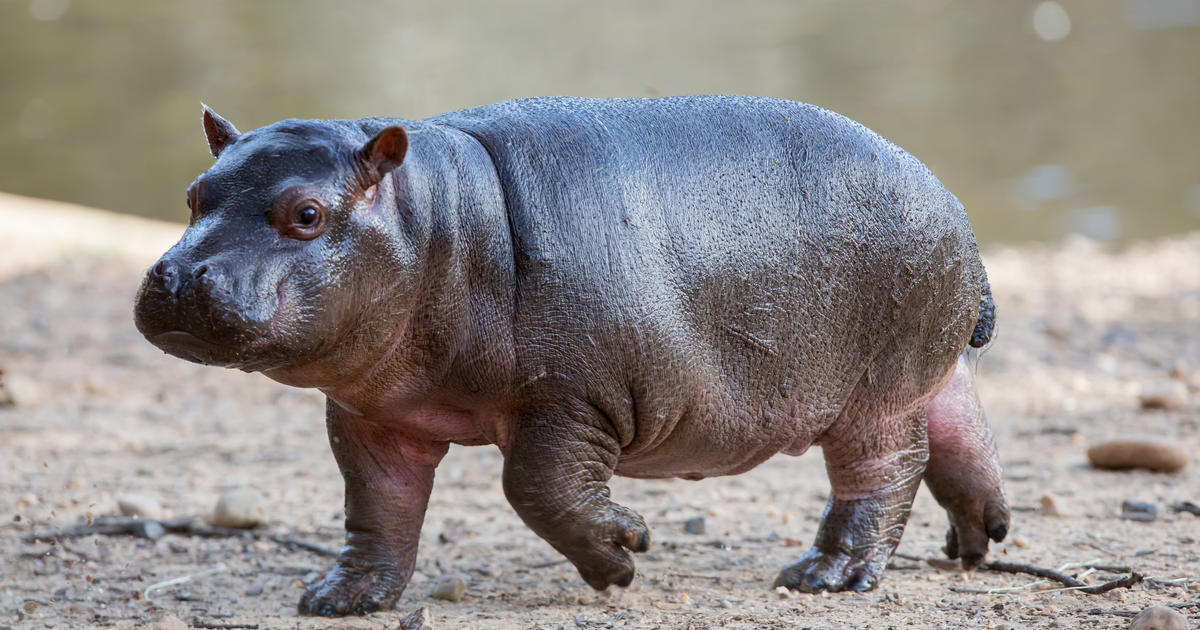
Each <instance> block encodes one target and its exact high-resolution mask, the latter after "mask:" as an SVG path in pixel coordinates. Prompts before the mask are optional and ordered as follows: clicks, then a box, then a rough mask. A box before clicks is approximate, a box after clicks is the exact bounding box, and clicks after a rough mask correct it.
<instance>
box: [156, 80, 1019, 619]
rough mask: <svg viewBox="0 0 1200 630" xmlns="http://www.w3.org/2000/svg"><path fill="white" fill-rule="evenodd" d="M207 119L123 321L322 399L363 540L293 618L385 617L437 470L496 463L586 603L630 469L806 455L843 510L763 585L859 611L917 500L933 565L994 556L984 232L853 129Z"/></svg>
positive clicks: (639, 525) (627, 523) (635, 527)
mask: <svg viewBox="0 0 1200 630" xmlns="http://www.w3.org/2000/svg"><path fill="white" fill-rule="evenodd" d="M203 124H204V131H205V134H206V137H207V140H208V145H209V149H210V150H211V152H212V154H213V156H215V157H216V161H215V163H214V164H213V165H212V167H211V168H209V169H208V170H207V171H205V172H204V173H202V174H201V175H200V176H199V177H198V178H197V179H196V180H195V182H194V183H192V184H191V186H190V187H189V188H188V190H187V199H188V207H189V208H190V210H191V217H190V220H189V222H188V227H187V229H186V231H185V232H184V233H183V236H182V237H181V239H180V240H179V242H178V243H177V244H176V245H175V246H174V247H172V248H171V249H170V250H169V251H167V252H166V253H165V254H164V255H163V256H162V258H161V259H160V260H158V261H157V262H156V263H155V264H154V265H153V266H151V268H150V269H149V270H148V271H147V273H146V276H145V279H144V281H143V283H142V285H141V288H140V290H139V292H138V295H137V302H136V306H135V321H136V325H137V328H138V330H139V331H140V332H141V333H142V334H143V335H144V336H145V337H146V339H147V340H149V341H150V343H152V344H154V345H155V346H157V347H158V348H160V349H161V350H163V351H165V352H167V353H168V354H171V355H174V356H177V357H180V358H183V359H186V360H188V361H194V362H197V363H202V364H206V365H218V366H224V367H229V368H238V369H241V370H244V371H248V372H251V371H255V372H261V373H263V374H265V375H266V376H268V377H270V378H271V379H274V380H275V381H278V382H280V383H284V384H287V385H291V386H296V387H306V388H316V389H318V390H320V391H321V392H322V393H324V395H325V397H326V418H325V420H326V426H327V430H328V435H329V442H330V446H331V447H332V450H333V455H334V457H335V459H336V460H337V464H338V466H339V468H340V470H341V473H342V476H343V478H344V481H345V513H346V519H345V528H346V544H345V547H344V548H343V549H342V550H341V552H340V556H339V557H338V559H337V560H336V562H335V563H334V566H333V568H332V569H331V570H330V571H329V572H328V574H326V575H325V576H324V578H323V579H321V580H319V581H317V582H315V583H313V584H312V585H310V586H309V587H308V588H307V590H306V591H305V592H304V594H303V596H302V597H301V599H300V602H299V611H300V612H301V613H302V614H309V615H328V616H334V615H346V614H366V613H370V612H372V611H376V610H381V609H387V608H390V607H391V606H393V604H394V603H395V602H396V600H397V598H398V597H399V596H400V594H401V592H402V591H403V590H404V588H405V586H406V585H407V584H408V581H409V579H410V577H411V575H412V572H413V567H414V564H415V560H416V554H417V541H418V538H419V533H420V529H421V525H422V521H423V519H424V515H425V511H426V506H427V504H428V500H429V494H430V489H431V486H432V484H433V477H434V469H435V468H436V467H437V465H438V462H439V460H441V458H442V457H443V456H444V455H445V454H446V452H447V449H448V447H449V445H450V444H451V443H454V444H461V445H485V444H492V445H495V446H496V447H498V448H499V450H500V452H501V453H502V454H503V461H504V465H503V476H502V479H503V484H502V485H503V489H504V493H505V496H506V498H507V499H508V501H509V503H510V504H511V505H512V508H513V509H514V510H515V511H516V512H517V514H518V515H519V516H520V517H521V519H522V520H523V521H524V522H525V523H526V525H528V527H529V528H530V529H532V530H533V531H534V532H535V533H536V534H537V535H538V536H540V537H541V538H543V539H544V540H545V541H546V542H548V543H549V544H550V545H551V546H553V547H554V549H556V550H558V551H559V552H560V553H561V554H562V555H563V556H565V557H566V558H567V559H568V560H570V562H571V563H572V564H574V566H575V567H576V568H577V569H578V571H579V574H580V575H581V576H582V578H583V580H584V581H585V582H586V583H587V584H589V585H590V586H592V587H593V588H595V589H599V590H603V589H606V588H607V587H608V586H610V585H614V584H615V585H617V586H622V587H623V586H627V585H629V584H630V583H631V581H632V580H633V578H634V563H633V560H632V557H631V555H630V552H640V551H645V550H646V549H647V548H648V547H649V544H650V535H649V530H648V528H647V526H646V523H645V521H644V520H643V519H642V517H641V516H639V515H638V514H637V513H636V512H635V511H633V510H631V509H629V508H628V507H625V506H622V505H618V504H617V503H615V502H613V501H612V500H611V498H610V496H609V489H608V481H609V479H610V478H611V477H612V476H613V475H624V476H628V477H637V478H663V477H681V478H684V479H693V480H695V479H701V478H705V477H712V476H718V475H735V474H738V473H741V472H744V471H747V470H750V469H751V468H754V467H755V466H756V465H758V464H760V463H762V462H763V461H765V460H767V459H768V458H770V457H772V456H773V455H775V454H777V453H780V452H782V453H786V454H789V455H800V454H802V453H804V452H805V451H806V450H807V449H808V448H809V447H810V446H812V445H814V444H816V445H819V446H820V447H821V449H822V451H823V454H824V457H825V461H826V469H827V473H828V477H829V482H830V486H831V493H830V499H829V502H828V504H827V505H826V507H825V512H824V518H823V521H822V523H821V525H820V527H819V531H818V533H817V535H816V540H815V542H814V543H813V545H812V547H811V549H809V550H808V551H807V552H806V553H804V554H803V555H801V556H800V557H799V558H798V559H795V561H794V562H792V563H790V564H788V565H787V566H786V567H784V568H783V569H782V571H781V572H780V573H779V574H778V577H777V578H776V579H775V582H774V585H775V586H776V587H779V586H784V587H787V588H789V589H795V590H798V591H803V592H810V593H812V592H820V591H841V590H855V591H864V590H868V589H871V588H873V587H874V586H875V585H876V584H877V583H878V581H879V580H880V578H881V575H882V573H883V570H884V567H885V565H886V563H887V561H888V559H889V557H890V556H891V554H892V552H893V551H894V550H895V548H896V545H897V543H898V542H899V540H900V537H901V534H902V532H903V530H904V526H905V523H906V521H907V519H908V515H909V511H910V509H911V505H912V501H913V497H914V495H915V493H916V491H917V489H918V486H919V485H920V482H921V480H922V479H924V481H925V483H926V484H927V486H928V488H929V489H930V491H931V492H932V494H933V496H934V497H935V498H936V500H937V501H938V503H939V504H940V505H941V506H942V507H943V508H944V509H945V511H946V513H947V515H948V516H949V522H950V526H949V530H948V532H947V536H946V546H945V552H946V553H947V555H948V556H949V557H951V558H959V559H961V563H962V565H963V566H964V567H966V568H972V567H975V566H977V565H979V564H980V563H981V562H982V561H983V559H984V557H985V554H986V553H987V550H988V544H989V542H988V541H989V539H990V540H995V541H999V540H1002V539H1003V538H1004V536H1005V534H1006V532H1007V530H1008V523H1009V509H1008V507H1007V504H1006V500H1005V497H1004V491H1003V487H1002V482H1001V474H1000V466H999V463H998V457H997V451H996V448H995V445H994V440H993V438H992V434H991V430H990V428H989V426H988V423H987V420H986V419H985V416H984V413H983V409H982V407H981V406H980V404H979V398H978V396H977V395H976V390H975V385H974V382H973V378H974V377H973V368H972V364H973V363H972V362H971V361H968V356H969V354H970V353H972V352H974V351H972V350H970V348H979V347H982V346H985V345H986V344H987V343H988V342H989V340H990V338H991V336H992V332H993V329H994V322H995V309H994V305H993V300H992V296H991V291H990V288H989V286H988V281H987V276H986V273H985V271H984V267H983V264H982V262H981V260H980V257H979V251H978V246H977V244H976V242H975V237H974V234H973V232H972V230H971V226H970V224H969V222H968V220H967V216H966V213H965V211H964V209H963V206H962V204H960V203H959V201H958V200H957V199H956V198H955V197H954V195H952V194H951V193H950V192H948V191H947V190H946V188H945V187H943V186H942V184H941V183H940V182H939V181H938V180H937V179H936V178H935V177H934V176H933V174H932V173H931V172H930V171H929V170H928V169H927V168H926V167H925V166H924V165H922V164H921V163H920V162H919V161H918V160H917V159H916V158H914V157H913V156H911V155H910V154H908V153H906V152H905V151H903V150H902V149H900V148H899V147H897V146H895V145H894V144H892V143H890V142H888V141H887V140H885V139H883V138H882V137H880V136H879V135H877V134H876V133H874V132H872V131H870V130H868V129H867V128H865V127H864V126H862V125H860V124H858V123H856V122H853V121H851V120H849V119H847V118H845V117H843V116H840V115H838V114H835V113H833V112H830V111H828V110H825V109H822V108H820V107H816V106H813V105H808V104H803V103H797V102H793V101H788V100H781V99H769V98H756V97H749V96H686V97H670V98H654V99H632V98H631V99H625V98H616V99H584V98H566V97H561V98H529V99H520V100H513V101H507V102H502V103H497V104H493V105H487V106H482V107H477V108H473V109H466V110H462V111H456V112H451V113H447V114H441V115H438V116H434V117H431V118H427V119H424V120H405V119H391V118H365V119H358V120H296V119H289V120H283V121H280V122H276V123H273V124H271V125H268V126H265V127H262V128H259V129H256V130H253V131H250V132H247V133H242V132H239V131H238V130H237V128H236V127H235V126H234V125H233V124H231V123H230V122H229V121H227V120H225V119H224V118H222V117H221V116H219V115H217V114H216V113H215V112H214V111H212V110H211V109H210V108H208V107H207V106H205V107H204V109H203ZM782 549H783V548H782V547H781V551H782ZM764 587H765V584H764Z"/></svg>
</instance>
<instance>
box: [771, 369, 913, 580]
mask: <svg viewBox="0 0 1200 630" xmlns="http://www.w3.org/2000/svg"><path fill="white" fill-rule="evenodd" d="M864 378H865V377H864ZM864 390H866V391H864ZM877 391H878V390H873V389H871V388H868V387H862V386H860V387H859V388H856V392H857V393H859V394H861V395H860V396H855V397H854V398H852V399H851V404H850V405H849V406H848V407H847V411H846V412H844V413H845V414H846V415H845V416H844V417H843V418H840V419H839V421H838V422H836V423H835V424H834V426H832V427H830V429H829V430H828V431H827V432H826V434H825V435H823V436H822V438H821V440H820V443H821V450H822V451H823V452H824V454H825V467H826V470H827V471H828V473H829V480H830V484H831V486H832V497H831V498H830V500H829V505H828V506H827V507H826V508H825V517H824V519H823V520H822V522H821V527H820V529H819V530H818V531H817V539H816V541H815V542H814V543H813V546H812V549H810V550H809V551H808V552H807V553H805V554H804V555H803V556H802V557H801V558H800V559H799V560H797V561H796V562H793V563H792V564H790V565H788V566H787V567H785V568H784V569H783V571H781V572H780V573H779V577H778V578H776V579H775V586H786V587H788V588H791V589H796V590H799V591H805V592H809V593H816V592H820V591H842V590H854V591H866V590H870V589H872V588H874V587H875V585H876V583H877V582H878V581H879V578H880V576H881V575H882V573H883V569H884V567H885V566H886V565H887V561H888V559H889V558H890V557H891V555H892V552H893V551H894V550H895V549H896V545H897V544H898V543H899V542H900V536H901V534H903V533H904V525H905V523H906V522H907V521H908V514H909V510H910V509H911V507H912V501H913V497H914V496H915V495H916V492H917V488H918V487H919V486H920V483H921V475H922V473H923V472H924V470H925V461H926V458H927V456H928V450H927V447H926V438H925V421H924V415H925V406H924V402H925V401H924V399H918V400H917V401H915V402H909V403H907V404H904V405H898V406H896V407H892V408H890V409H889V408H888V407H889V406H891V405H890V403H892V402H893V401H894V399H892V397H891V396H880V395H878V394H877V393H875V394H872V393H871V392H877ZM889 399H891V400H889Z"/></svg>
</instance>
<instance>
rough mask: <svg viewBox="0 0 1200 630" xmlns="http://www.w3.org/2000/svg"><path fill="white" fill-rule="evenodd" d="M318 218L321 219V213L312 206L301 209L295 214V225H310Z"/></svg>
mask: <svg viewBox="0 0 1200 630" xmlns="http://www.w3.org/2000/svg"><path fill="white" fill-rule="evenodd" d="M319 218H321V213H320V212H318V211H317V209H316V208H314V207H312V206H307V207H304V208H301V209H300V212H298V213H296V223H299V224H300V225H312V224H314V223H316V222H317V219H319Z"/></svg>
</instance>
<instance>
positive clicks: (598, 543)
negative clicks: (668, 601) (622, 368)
mask: <svg viewBox="0 0 1200 630" xmlns="http://www.w3.org/2000/svg"><path fill="white" fill-rule="evenodd" d="M606 424H607V422H606V421H605V419H604V418H603V416H602V415H601V414H600V413H599V412H598V411H597V410H596V409H595V408H593V407H592V406H591V405H588V404H586V403H578V404H577V405H575V406H574V407H573V408H566V407H562V406H545V407H539V408H536V409H532V410H529V411H527V412H524V413H521V414H520V415H519V418H518V422H517V426H516V427H515V430H514V432H513V434H512V435H511V436H510V437H509V446H508V449H507V452H506V453H505V462H504V494H505V496H506V497H508V501H509V503H511V504H512V506H513V508H514V509H515V510H516V511H517V514H518V515H520V517H521V519H522V520H523V521H525V524H526V525H528V526H529V527H530V529H532V530H533V531H534V532H536V533H537V534H538V535H539V536H541V537H542V538H544V539H545V540H546V541H547V542H549V543H550V544H551V545H552V546H553V547H554V548H555V549H557V550H558V551H559V553H562V554H563V555H564V556H566V557H567V559H568V560H570V561H571V562H572V563H573V564H574V565H575V568H577V569H578V570H579V574H580V575H582V576H583V579H584V581H586V582H587V583H588V585H590V586H591V587H592V588H595V589H597V590H604V589H605V588H607V587H608V585H610V584H616V585H618V586H629V584H630V582H632V581H633V574H634V566H633V559H632V558H631V557H630V555H629V553H628V552H627V551H626V550H627V549H628V550H629V551H645V550H646V549H648V548H649V547H650V531H649V530H648V529H647V528H646V523H645V521H643V520H642V517H641V516H638V515H637V514H636V513H634V512H633V511H632V510H630V509H628V508H625V507H622V506H620V505H617V504H615V503H613V502H612V501H610V500H609V490H608V480H609V479H610V478H611V477H612V474H613V469H614V468H615V467H616V465H617V458H618V456H619V454H620V445H619V444H618V443H617V440H616V438H614V437H613V436H612V435H611V434H610V433H609V431H607V430H605V428H604V427H605V426H606Z"/></svg>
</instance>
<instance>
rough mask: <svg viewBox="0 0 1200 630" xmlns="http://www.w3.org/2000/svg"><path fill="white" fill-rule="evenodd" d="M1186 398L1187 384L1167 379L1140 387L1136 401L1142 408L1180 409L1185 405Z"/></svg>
mask: <svg viewBox="0 0 1200 630" xmlns="http://www.w3.org/2000/svg"><path fill="white" fill-rule="evenodd" d="M1187 398H1188V393H1187V385H1184V384H1183V383H1181V382H1179V381H1167V382H1164V383H1155V384H1153V385H1149V386H1146V387H1144V388H1142V393H1141V394H1139V395H1138V403H1139V404H1141V406H1142V409H1182V408H1183V407H1185V406H1187Z"/></svg>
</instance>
